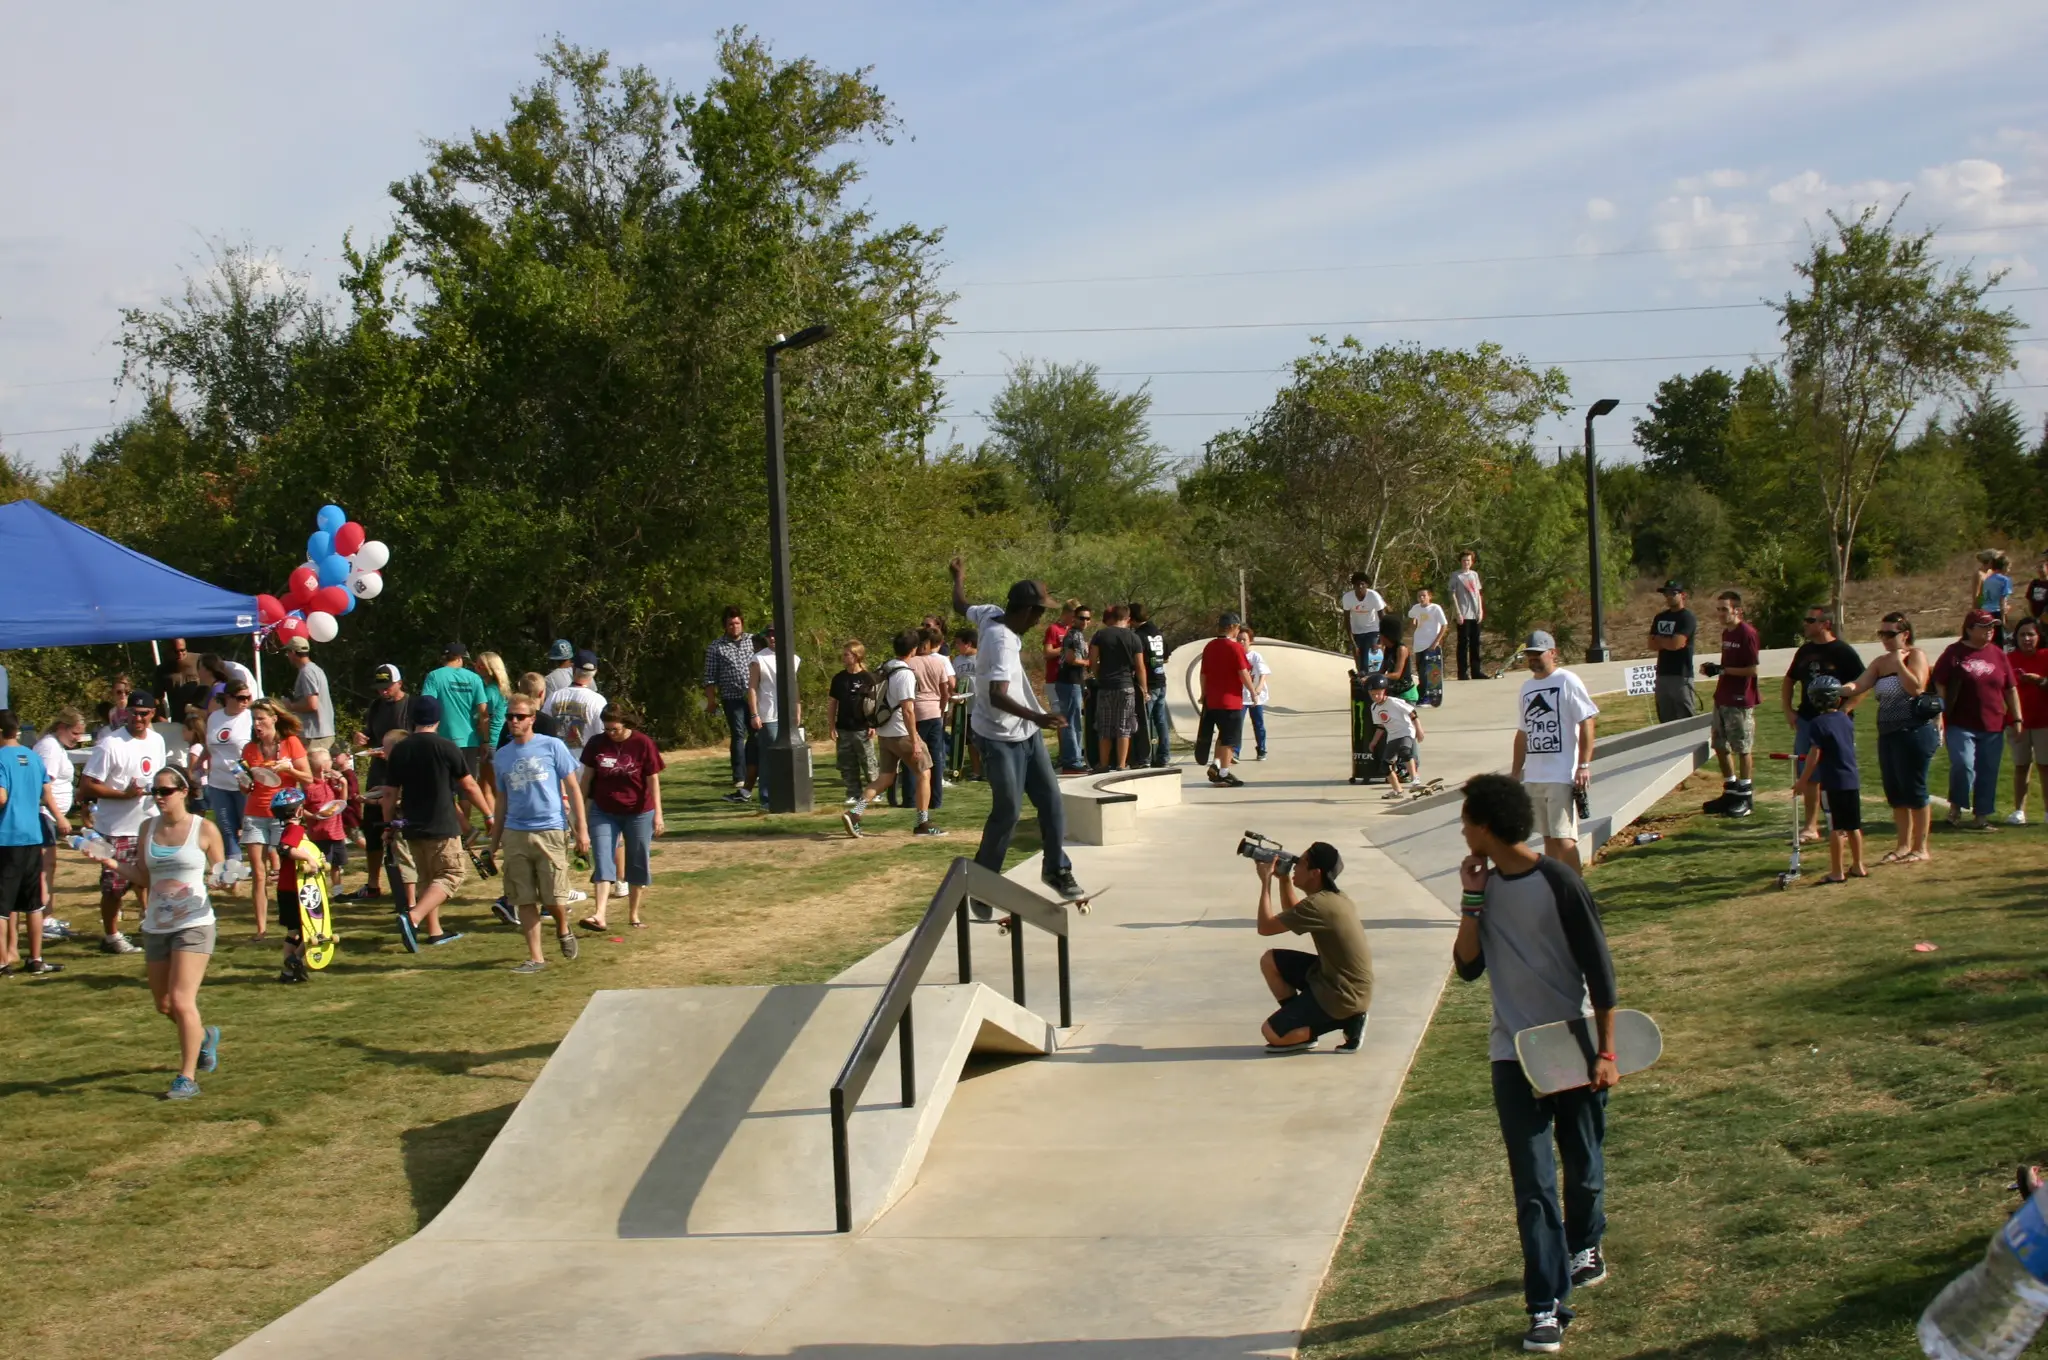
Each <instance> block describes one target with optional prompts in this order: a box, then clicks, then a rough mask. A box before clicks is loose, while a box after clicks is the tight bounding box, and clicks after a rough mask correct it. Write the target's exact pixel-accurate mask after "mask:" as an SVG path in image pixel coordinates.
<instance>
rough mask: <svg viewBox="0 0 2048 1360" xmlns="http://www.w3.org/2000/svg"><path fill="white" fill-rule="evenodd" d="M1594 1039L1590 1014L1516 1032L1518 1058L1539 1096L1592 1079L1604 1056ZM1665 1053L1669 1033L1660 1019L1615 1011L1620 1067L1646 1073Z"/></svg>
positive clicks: (1616, 1043) (1625, 1074) (1568, 1089)
mask: <svg viewBox="0 0 2048 1360" xmlns="http://www.w3.org/2000/svg"><path fill="white" fill-rule="evenodd" d="M1595 1042H1596V1041H1595V1038H1594V1034H1593V1022H1592V1020H1591V1019H1590V1018H1586V1019H1579V1020H1560V1021H1558V1022H1557V1023H1556V1024H1551V1025H1535V1026H1532V1027H1531V1028H1529V1029H1525V1030H1522V1031H1520V1032H1519V1033H1517V1034H1516V1035H1515V1056H1516V1057H1517V1058H1519V1059H1520V1060H1521V1063H1522V1075H1524V1076H1526V1077H1527V1078H1528V1079H1529V1085H1530V1086H1532V1087H1534V1088H1535V1091H1536V1094H1537V1095H1538V1096H1553V1095H1556V1094H1557V1093H1558V1092H1559V1091H1572V1090H1576V1089H1578V1088H1579V1087H1581V1086H1587V1085H1590V1084H1591V1083H1592V1080H1593V1064H1594V1062H1595V1061H1596V1059H1597V1058H1598V1056H1599V1050H1598V1049H1597V1048H1596V1047H1595ZM1663 1053H1664V1036H1663V1034H1662V1033H1661V1032H1659V1030H1658V1029H1657V1022H1656V1021H1655V1020H1652V1019H1651V1018H1650V1017H1649V1016H1647V1015H1645V1014H1643V1013H1642V1012H1641V1011H1616V1012H1615V1013H1614V1054H1615V1066H1616V1067H1618V1068H1619V1069H1620V1070H1621V1074H1622V1075H1623V1076H1627V1075H1629V1074H1630V1073H1631V1072H1640V1071H1642V1070H1643V1069H1644V1068H1646V1067H1648V1066H1649V1065H1650V1064H1651V1063H1654V1062H1656V1061H1657V1059H1658V1058H1659V1057H1661V1056H1662V1055H1663Z"/></svg>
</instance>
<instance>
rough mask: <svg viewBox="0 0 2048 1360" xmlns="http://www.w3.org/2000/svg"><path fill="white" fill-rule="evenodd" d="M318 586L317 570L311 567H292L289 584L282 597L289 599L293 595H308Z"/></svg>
mask: <svg viewBox="0 0 2048 1360" xmlns="http://www.w3.org/2000/svg"><path fill="white" fill-rule="evenodd" d="M319 588H320V573H319V572H317V571H315V570H313V569H312V568H311V567H293V568H292V574H291V577H290V584H289V585H288V586H287V587H286V589H285V593H284V598H286V599H287V600H289V599H290V598H291V597H292V596H294V595H309V594H311V593H312V592H314V591H316V590H318V589H319Z"/></svg>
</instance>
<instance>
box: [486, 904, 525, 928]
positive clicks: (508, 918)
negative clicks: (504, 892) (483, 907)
mask: <svg viewBox="0 0 2048 1360" xmlns="http://www.w3.org/2000/svg"><path fill="white" fill-rule="evenodd" d="M491 915H493V916H495V917H497V918H498V919H499V920H500V921H503V922H504V923H505V924H506V925H508V926H511V927H512V928H513V929H514V930H517V929H518V928H519V908H517V907H515V906H513V905H512V899H511V898H509V897H501V898H499V899H498V900H497V901H495V902H493V903H491Z"/></svg>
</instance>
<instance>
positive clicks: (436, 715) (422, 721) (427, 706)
mask: <svg viewBox="0 0 2048 1360" xmlns="http://www.w3.org/2000/svg"><path fill="white" fill-rule="evenodd" d="M439 721H441V701H440V700H439V699H436V698H435V697H434V696H433V695H431V694H421V695H417V696H415V697H414V699H413V701H412V725H413V726H414V727H428V726H431V725H432V724H434V723H437V722H439Z"/></svg>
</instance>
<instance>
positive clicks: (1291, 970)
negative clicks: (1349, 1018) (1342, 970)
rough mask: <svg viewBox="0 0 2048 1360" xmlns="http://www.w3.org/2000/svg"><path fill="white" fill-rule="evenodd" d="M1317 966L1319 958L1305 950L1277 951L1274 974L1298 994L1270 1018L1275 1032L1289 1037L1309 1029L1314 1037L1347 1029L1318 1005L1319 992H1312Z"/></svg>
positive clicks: (1268, 1022) (1268, 1020)
mask: <svg viewBox="0 0 2048 1360" xmlns="http://www.w3.org/2000/svg"><path fill="white" fill-rule="evenodd" d="M1315 966H1316V956H1315V955H1314V954H1310V953H1307V952H1305V951H1303V950H1300V949H1276V950H1274V951H1273V968H1274V971H1276V972H1278V973H1279V974H1280V980H1281V981H1282V982H1284V983H1286V984H1287V985H1288V986H1290V987H1292V988H1294V991H1295V995H1293V996H1290V997H1288V998H1287V999H1286V1000H1285V1001H1283V1002H1281V1003H1280V1009H1279V1010H1277V1011H1274V1012H1273V1013H1272V1014H1271V1015H1269V1016H1267V1017H1266V1023H1267V1024H1269V1025H1271V1026H1272V1027H1273V1033H1275V1034H1287V1033H1290V1032H1291V1031H1294V1030H1297V1029H1301V1028H1302V1027H1304V1026H1306V1027H1307V1029H1308V1032H1309V1033H1310V1034H1311V1035H1318V1034H1328V1033H1329V1032H1330V1031H1331V1030H1336V1029H1342V1028H1344V1022H1343V1021H1342V1020H1339V1019H1337V1018H1336V1017H1335V1016H1333V1015H1331V1014H1330V1013H1329V1012H1328V1011H1326V1010H1324V1009H1323V1008H1322V1007H1321V1006H1320V1005H1318V1004H1317V1003H1316V998H1315V993H1313V992H1311V991H1309V989H1308V974H1309V970H1310V969H1311V968H1314V967H1315Z"/></svg>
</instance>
